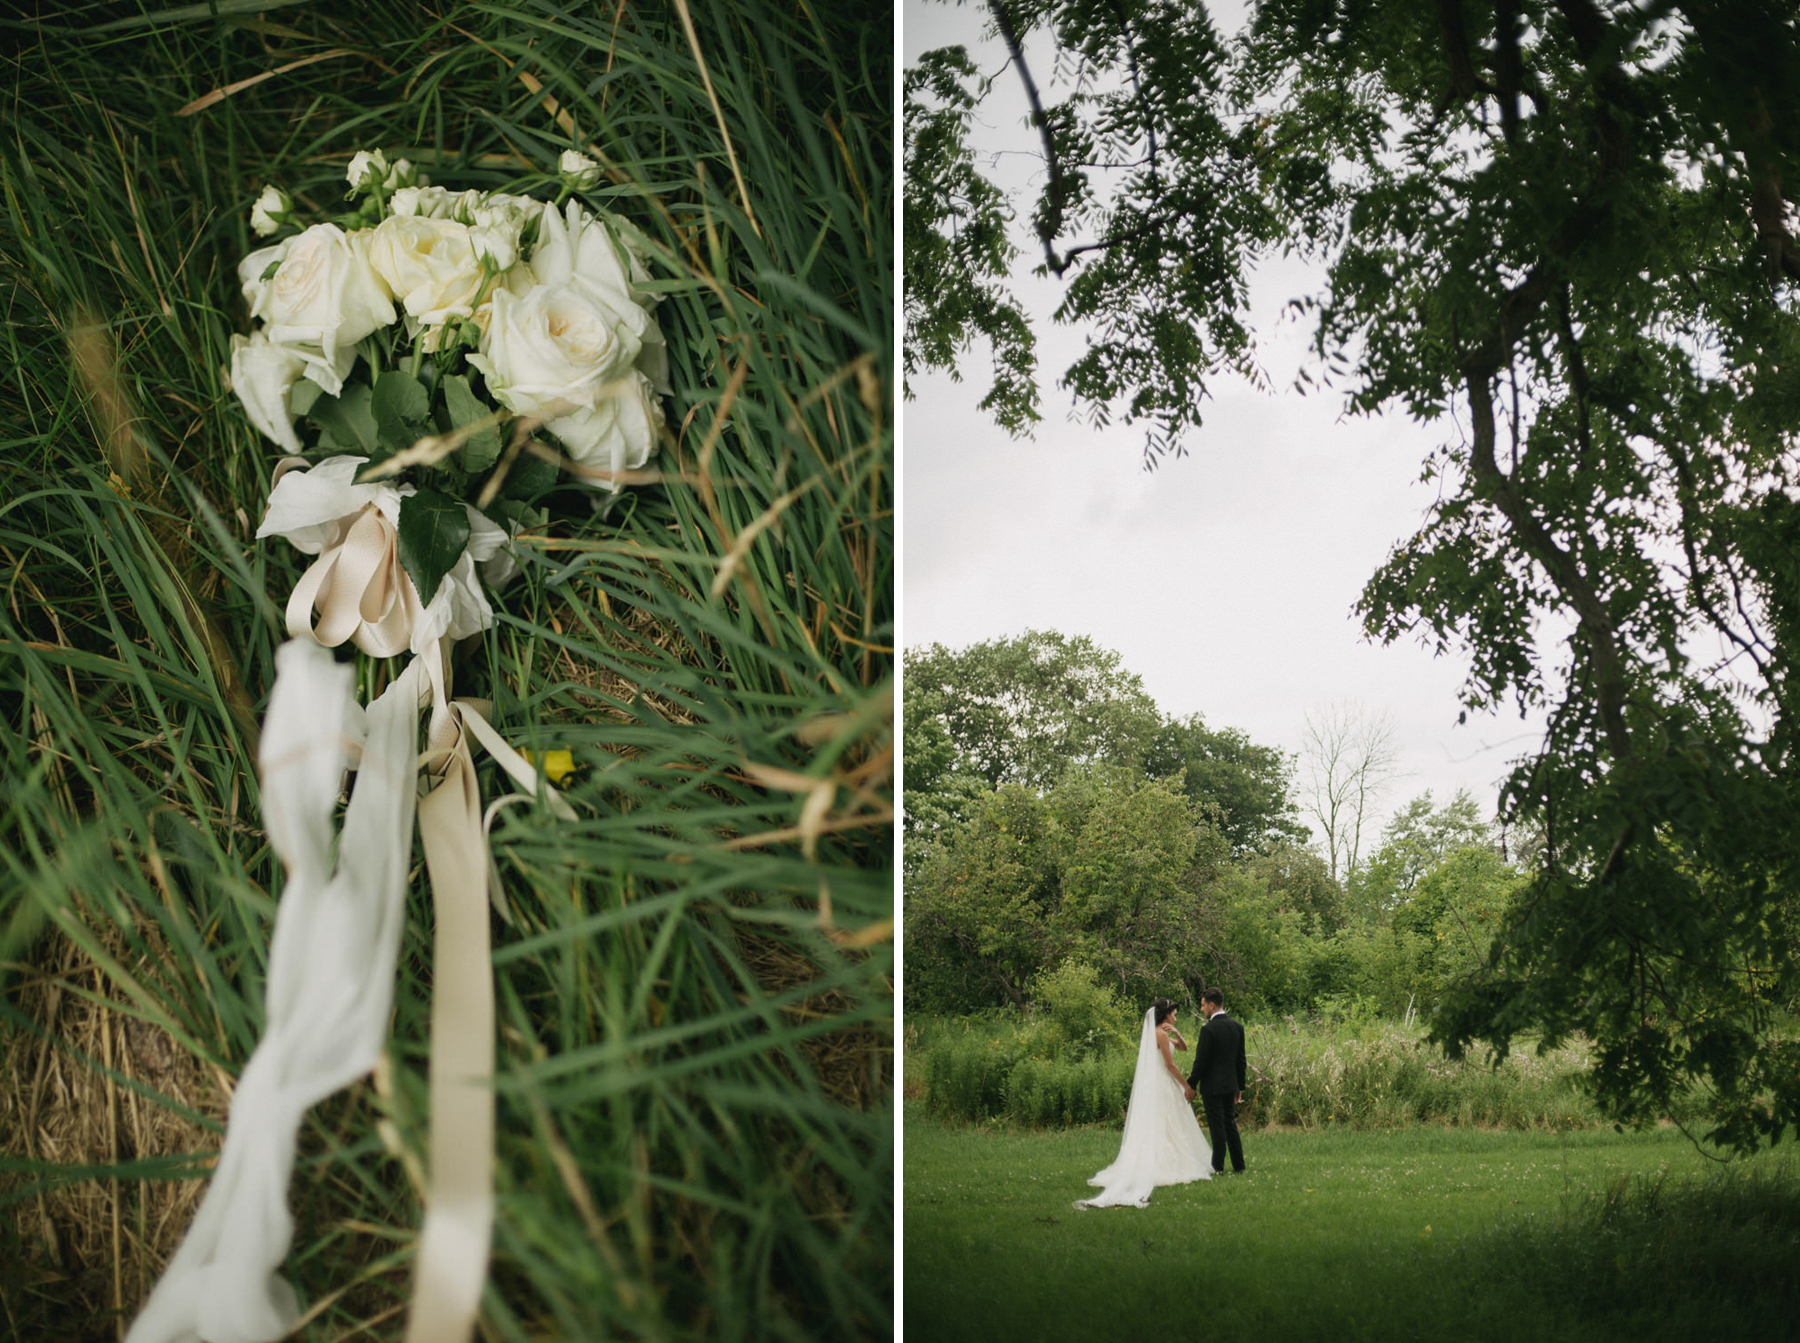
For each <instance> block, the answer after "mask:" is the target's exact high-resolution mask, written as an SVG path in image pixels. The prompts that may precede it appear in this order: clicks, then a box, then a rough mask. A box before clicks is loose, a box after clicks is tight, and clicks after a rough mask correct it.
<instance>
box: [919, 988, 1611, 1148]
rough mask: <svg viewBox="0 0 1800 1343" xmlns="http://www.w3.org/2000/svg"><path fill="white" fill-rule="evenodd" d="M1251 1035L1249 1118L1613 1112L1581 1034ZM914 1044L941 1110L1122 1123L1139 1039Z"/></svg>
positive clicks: (1528, 1125)
mask: <svg viewBox="0 0 1800 1343" xmlns="http://www.w3.org/2000/svg"><path fill="white" fill-rule="evenodd" d="M1245 1045H1246V1053H1247V1055H1248V1058H1249V1062H1250V1069H1251V1071H1250V1079H1249V1085H1248V1086H1247V1087H1246V1088H1245V1097H1244V1099H1245V1103H1244V1106H1243V1107H1242V1109H1241V1110H1240V1122H1241V1123H1243V1124H1246V1125H1249V1126H1252V1127H1267V1126H1285V1127H1293V1128H1302V1129H1306V1128H1319V1127H1325V1126H1338V1127H1348V1128H1364V1129H1375V1128H1392V1127H1397V1126H1400V1125H1404V1124H1414V1123H1428V1124H1447V1125H1459V1126H1479V1127H1489V1128H1509V1129H1572V1128H1589V1127H1594V1126H1597V1125H1600V1124H1602V1123H1603V1122H1604V1120H1603V1119H1602V1116H1601V1115H1600V1112H1599V1111H1598V1110H1597V1109H1596V1108H1595V1106H1594V1104H1593V1101H1592V1099H1591V1097H1590V1096H1589V1094H1588V1092H1587V1090H1586V1088H1585V1086H1584V1083H1583V1078H1584V1076H1585V1074H1586V1070H1587V1064H1588V1055H1587V1051H1586V1048H1585V1046H1584V1045H1583V1043H1582V1042H1580V1041H1576V1042H1573V1043H1570V1044H1568V1045H1565V1046H1563V1047H1562V1048H1559V1049H1554V1050H1549V1051H1545V1052H1542V1053H1539V1052H1536V1051H1534V1050H1532V1049H1529V1048H1526V1049H1521V1050H1515V1051H1514V1052H1513V1053H1512V1054H1510V1055H1509V1056H1508V1057H1507V1058H1506V1059H1504V1060H1496V1059H1495V1058H1494V1056H1493V1055H1492V1054H1490V1053H1487V1052H1485V1051H1483V1052H1477V1053H1471V1054H1470V1055H1469V1056H1468V1057H1466V1058H1463V1059H1460V1060H1452V1059H1449V1058H1446V1057H1445V1056H1444V1054H1443V1053H1442V1051H1440V1050H1438V1049H1437V1048H1435V1047H1434V1046H1432V1045H1431V1044H1430V1043H1429V1042H1428V1041H1427V1040H1426V1038H1425V1032H1424V1029H1423V1028H1422V1027H1420V1026H1418V1025H1416V1024H1415V1025H1410V1026H1409V1025H1405V1024H1402V1023H1399V1022H1368V1023H1358V1024H1351V1023H1345V1022H1336V1023H1331V1022H1324V1021H1311V1022H1301V1021H1284V1020H1278V1021H1276V1022H1274V1023H1261V1024H1255V1025H1251V1026H1250V1027H1248V1028H1247V1029H1246V1041H1245ZM907 1046H908V1071H909V1078H910V1077H911V1076H912V1075H913V1069H914V1068H916V1069H917V1075H918V1078H919V1080H920V1082H921V1086H922V1093H921V1094H922V1098H923V1100H924V1102H925V1108H926V1112H927V1113H928V1114H930V1115H931V1116H933V1117H934V1118H939V1119H946V1120H957V1121H966V1122H974V1121H999V1122H1005V1123H1010V1124H1020V1125H1026V1126H1030V1127H1040V1128H1054V1127H1064V1126H1069V1125H1074V1124H1092V1123H1114V1122H1119V1121H1120V1120H1121V1119H1122V1117H1123V1114H1124V1110H1125V1106H1126V1103H1127V1102H1128V1101H1129V1099H1130V1095H1131V1080H1132V1072H1133V1065H1134V1051H1133V1050H1132V1049H1131V1048H1129V1047H1127V1045H1126V1044H1125V1043H1124V1042H1123V1041H1120V1042H1117V1043H1115V1044H1114V1045H1113V1046H1112V1047H1111V1048H1110V1049H1107V1050H1105V1051H1102V1052H1099V1053H1092V1052H1087V1053H1077V1052H1075V1051H1071V1050H1066V1049H1063V1048H1061V1047H1059V1042H1058V1041H1057V1040H1056V1039H1055V1034H1054V1032H1053V1031H1047V1030H1046V1029H1044V1027H1043V1026H1042V1024H1041V1023H1037V1022H1020V1021H1018V1020H1017V1019H1013V1018H1009V1017H1005V1016H995V1017H986V1018H970V1019H949V1018H938V1019H921V1020H909V1021H908V1023H907ZM1189 1058H1190V1060H1191V1056H1189ZM1177 1062H1178V1063H1181V1062H1182V1059H1181V1057H1180V1056H1179V1055H1178V1056H1177ZM909 1085H910V1083H909Z"/></svg>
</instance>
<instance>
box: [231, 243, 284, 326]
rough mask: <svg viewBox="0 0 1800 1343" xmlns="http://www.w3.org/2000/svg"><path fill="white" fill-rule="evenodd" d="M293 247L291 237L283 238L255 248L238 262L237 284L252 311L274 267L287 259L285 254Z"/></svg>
mask: <svg viewBox="0 0 1800 1343" xmlns="http://www.w3.org/2000/svg"><path fill="white" fill-rule="evenodd" d="M293 247H294V239H293V238H283V239H282V240H281V241H280V242H278V243H272V244H270V245H269V246H268V247H259V248H257V249H256V250H255V251H254V252H252V253H250V255H249V256H247V257H245V258H244V259H243V260H242V261H240V262H238V285H239V286H240V287H241V288H242V289H243V291H244V301H245V302H246V303H248V304H249V305H250V311H251V312H252V313H254V312H255V311H256V305H257V304H259V303H261V302H262V296H263V291H265V290H266V289H268V287H269V282H270V281H271V280H273V279H274V278H275V268H276V267H277V266H279V265H280V264H281V263H282V262H283V261H285V260H287V254H288V253H289V252H290V251H292V250H293Z"/></svg>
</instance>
